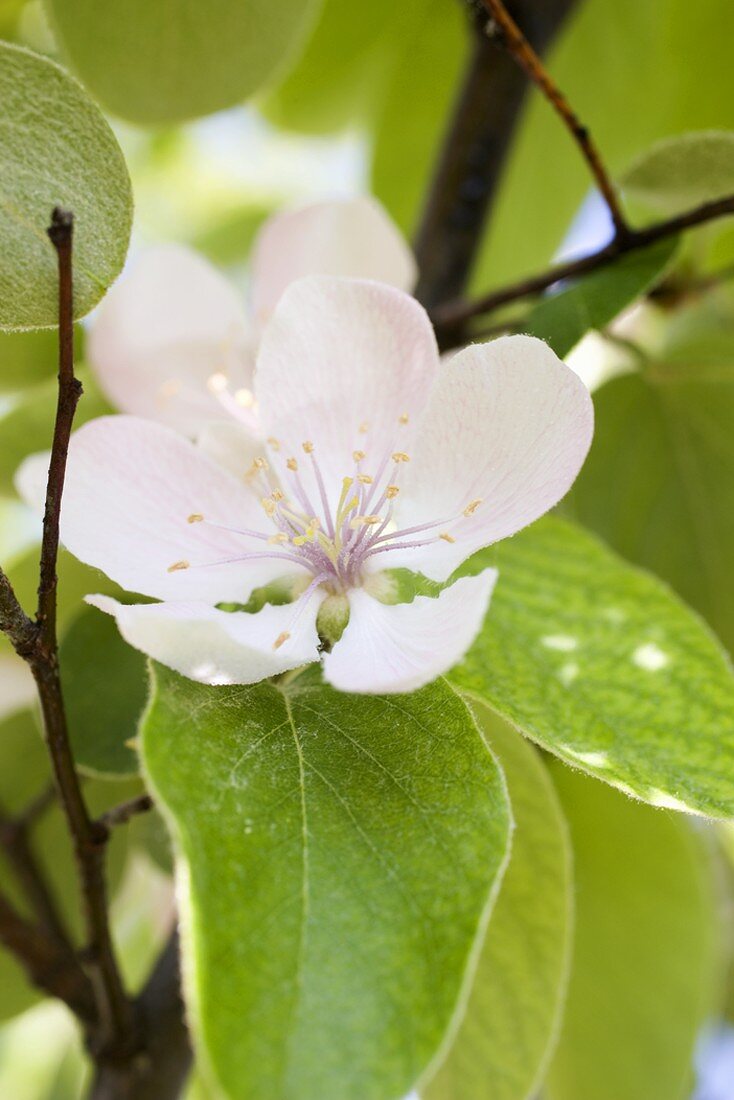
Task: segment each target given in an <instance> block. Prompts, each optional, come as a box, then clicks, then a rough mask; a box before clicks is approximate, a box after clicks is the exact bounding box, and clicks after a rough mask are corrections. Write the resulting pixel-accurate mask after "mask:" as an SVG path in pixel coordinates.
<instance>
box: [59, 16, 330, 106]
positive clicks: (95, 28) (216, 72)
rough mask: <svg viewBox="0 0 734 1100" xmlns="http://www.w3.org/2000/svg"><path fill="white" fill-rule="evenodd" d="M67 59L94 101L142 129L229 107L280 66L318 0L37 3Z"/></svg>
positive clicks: (307, 24) (301, 34) (304, 29)
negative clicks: (44, 13) (141, 125)
mask: <svg viewBox="0 0 734 1100" xmlns="http://www.w3.org/2000/svg"><path fill="white" fill-rule="evenodd" d="M44 4H45V8H46V11H47V12H48V15H49V18H50V20H51V23H52V26H53V29H54V31H55V32H56V35H57V37H58V39H59V41H60V44H61V46H62V48H63V50H64V52H65V53H66V55H67V56H68V58H69V60H70V62H71V64H72V65H73V67H74V68H75V69H76V71H77V72H78V73H79V75H80V76H81V78H82V79H83V81H84V83H85V84H86V85H87V86H88V87H89V88H90V89H91V90H92V92H93V93H94V95H95V96H96V97H97V98H98V99H99V100H100V102H101V103H103V104H104V106H105V107H106V108H107V109H108V110H110V111H112V112H113V113H114V114H116V115H119V116H120V117H121V118H126V119H130V120H131V121H132V122H140V123H144V124H146V125H151V124H160V123H170V122H182V121H184V120H185V119H189V118H196V117H197V116H198V115H206V114H210V113H211V112H213V111H219V110H222V108H224V107H233V106H234V105H235V104H237V103H242V102H243V100H245V99H247V98H248V97H249V96H251V95H252V94H253V92H256V91H257V90H258V89H259V88H260V86H261V85H262V84H264V83H266V82H267V81H270V80H272V79H273V77H274V76H275V75H276V74H277V73H279V72H280V71H282V69H283V68H284V66H285V65H286V64H287V63H288V62H289V61H290V60H291V58H292V55H293V53H294V51H295V50H296V49H297V48H298V46H299V45H300V43H301V42H302V40H303V38H304V36H305V34H306V32H307V31H308V30H309V29H310V27H311V24H312V21H313V19H314V16H315V14H316V12H317V11H318V8H319V2H318V0H208V2H207V3H206V4H201V3H192V2H191V0H157V2H156V3H152V4H151V3H148V0H108V2H107V3H105V4H98V3H97V2H96V0H44Z"/></svg>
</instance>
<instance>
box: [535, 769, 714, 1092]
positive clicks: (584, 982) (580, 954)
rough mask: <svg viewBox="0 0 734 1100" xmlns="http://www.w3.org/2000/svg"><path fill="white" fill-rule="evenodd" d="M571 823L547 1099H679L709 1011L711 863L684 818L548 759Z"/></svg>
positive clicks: (687, 1084) (711, 1003) (711, 1000)
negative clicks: (569, 887) (563, 967)
mask: <svg viewBox="0 0 734 1100" xmlns="http://www.w3.org/2000/svg"><path fill="white" fill-rule="evenodd" d="M551 767H552V774H553V777H554V779H555V782H556V784H557V788H558V793H559V795H560V797H561V802H562V805H563V809H564V812H565V814H566V817H567V820H568V823H569V825H570V828H571V837H572V842H573V849H574V866H575V874H576V884H577V895H576V898H577V901H576V936H575V948H574V958H573V963H572V969H571V982H570V985H569V992H568V1002H567V1006H566V1014H565V1019H564V1025H563V1030H562V1033H561V1039H560V1043H559V1046H558V1049H557V1052H556V1056H555V1059H554V1061H553V1064H552V1066H551V1070H550V1074H549V1077H548V1082H547V1084H546V1088H545V1090H544V1093H543V1095H544V1096H547V1097H548V1100H621V1098H622V1097H624V1100H683V1097H688V1096H690V1085H691V1080H690V1078H691V1061H692V1055H693V1047H694V1044H695V1041H696V1038H697V1035H698V1031H699V1029H700V1027H701V1026H702V1024H703V1023H704V1022H705V1021H706V1018H707V1017H709V1016H710V1015H711V1014H713V1012H714V1011H715V1004H714V1001H715V995H716V990H717V987H718V982H717V981H716V973H715V972H716V968H717V967H718V966H719V965H720V956H719V954H718V950H717V946H718V945H717V942H716V939H717V937H716V913H715V899H714V891H713V889H712V882H711V875H710V870H711V867H710V862H709V860H708V859H707V858H706V857H707V852H706V850H705V848H704V845H703V843H702V839H701V837H700V836H697V835H696V834H695V833H694V831H693V829H692V828H691V826H690V823H689V822H688V820H687V819H685V818H683V817H679V816H676V815H674V814H669V813H665V812H662V811H660V810H654V809H651V808H650V807H648V806H641V805H639V804H637V803H634V802H631V801H629V800H628V799H626V798H624V797H623V796H621V795H619V794H617V793H616V792H614V791H612V790H610V789H609V788H607V787H603V786H601V785H600V784H598V783H593V782H590V781H589V780H587V779H584V778H583V777H581V776H580V775H578V774H574V773H572V772H571V771H570V770H569V769H568V768H564V767H562V766H560V765H552V766H551Z"/></svg>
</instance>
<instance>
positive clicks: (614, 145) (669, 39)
mask: <svg viewBox="0 0 734 1100" xmlns="http://www.w3.org/2000/svg"><path fill="white" fill-rule="evenodd" d="M733 35H734V6H732V5H722V4H721V2H720V0H700V2H699V3H697V4H695V5H691V4H690V3H689V0H656V3H655V4H646V3H640V0H615V3H613V4H611V3H609V2H608V0H585V2H584V3H583V4H579V5H578V6H577V8H576V12H575V14H574V15H573V16H572V18H571V19H570V20H569V21H568V23H567V25H566V30H565V31H564V33H563V34H562V35H561V37H560V38H559V40H558V44H557V48H556V49H554V50H553V51H552V52H551V54H550V56H549V58H548V64H549V66H550V69H551V72H552V73H553V76H554V77H555V78H556V80H557V81H558V83H559V85H560V87H561V88H562V89H563V90H564V92H565V93H566V95H567V96H568V98H569V100H570V102H571V103H572V104H573V105H574V107H575V108H576V110H577V111H578V112H579V114H580V116H581V118H582V119H583V121H584V123H585V124H586V125H588V126H589V128H590V129H591V132H592V133H593V135H594V137H595V139H596V141H597V144H598V146H599V148H600V149H601V150H602V152H603V155H604V158H605V161H606V163H607V164H608V166H609V168H610V170H611V171H612V172H621V171H623V170H624V169H626V168H627V166H628V165H629V163H630V161H631V160H632V158H633V157H634V156H636V155H638V154H639V153H640V151H641V150H644V149H645V148H647V147H648V146H650V145H651V144H652V143H653V142H655V141H656V140H659V139H660V138H661V137H663V136H666V135H672V134H680V133H684V132H686V131H690V130H693V129H700V128H713V129H732V128H734V67H733V66H732V65H731V56H730V55H731V48H730V43H731V40H732V36H733ZM531 99H532V102H531V103H530V105H529V109H528V111H527V114H526V116H525V120H524V123H523V125H522V127H521V130H520V132H519V135H518V139H517V141H516V142H515V145H514V149H513V153H512V156H511V158H510V161H509V164H508V167H507V171H506V172H505V174H504V177H503V186H502V190H501V193H500V196H499V202H498V204H497V206H496V208H495V210H494V213H493V217H492V221H491V225H490V232H489V234H488V237H487V239H486V240H485V243H484V246H483V249H482V256H481V259H480V262H479V264H478V267H477V270H476V272H475V276H474V280H473V281H474V285H475V286H476V287H477V288H483V289H486V288H487V287H488V286H491V285H497V284H498V283H500V282H504V281H506V280H508V279H511V278H516V277H518V276H521V275H524V274H527V273H528V272H529V271H533V270H535V269H537V268H542V267H543V266H544V265H545V264H547V262H548V259H549V257H550V256H552V254H553V253H554V252H555V251H556V249H557V248H558V247H559V245H560V244H561V241H562V239H563V237H564V235H565V233H566V231H567V229H568V227H569V225H570V223H571V220H572V218H573V217H574V215H575V214H576V212H577V211H578V209H579V206H580V204H581V202H582V201H583V198H584V196H585V195H586V194H587V193H588V192H589V190H590V186H591V185H590V180H589V176H588V172H587V170H586V167H585V165H584V164H583V162H582V160H581V158H580V157H579V155H578V150H577V148H576V146H575V144H574V143H573V142H572V141H571V140H570V139H569V137H568V135H567V134H566V133H565V132H564V131H563V128H562V127H561V125H560V123H559V121H558V119H557V117H556V116H555V115H554V113H553V112H552V111H551V110H550V108H549V107H548V105H547V104H546V103H545V102H543V101H542V99H541V97H540V95H539V94H538V93H536V92H533V93H532V97H531ZM643 105H644V107H643ZM518 226H522V232H518ZM610 235H611V233H610Z"/></svg>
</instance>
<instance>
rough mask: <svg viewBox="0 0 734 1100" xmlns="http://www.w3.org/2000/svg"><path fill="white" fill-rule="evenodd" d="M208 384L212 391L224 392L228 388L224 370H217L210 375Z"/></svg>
mask: <svg viewBox="0 0 734 1100" xmlns="http://www.w3.org/2000/svg"><path fill="white" fill-rule="evenodd" d="M207 386H208V388H209V389H210V390H211V392H212V393H222V392H223V391H224V390H226V388H227V375H226V374H224V373H223V372H222V371H216V372H215V373H214V374H212V375H210V376H209V380H208V382H207Z"/></svg>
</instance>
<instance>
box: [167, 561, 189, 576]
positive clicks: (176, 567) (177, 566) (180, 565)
mask: <svg viewBox="0 0 734 1100" xmlns="http://www.w3.org/2000/svg"><path fill="white" fill-rule="evenodd" d="M189 565H190V563H189V562H187V561H183V560H182V561H175V562H174V563H173V565H169V566H168V569H167V570H166V572H168V573H178V572H180V571H181V570H182V569H188V568H189Z"/></svg>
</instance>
